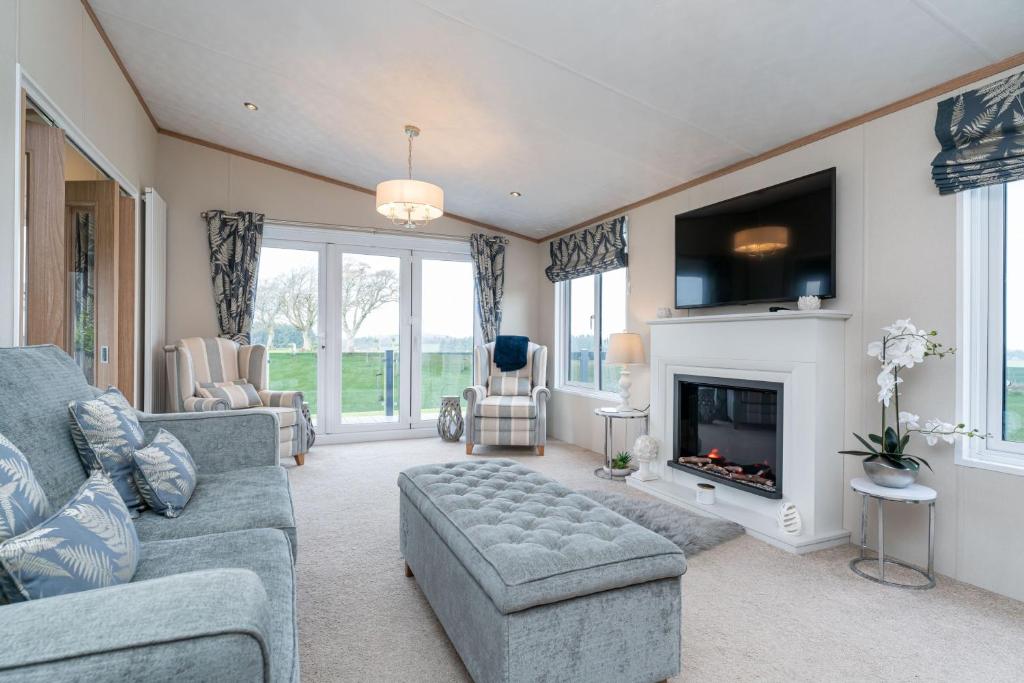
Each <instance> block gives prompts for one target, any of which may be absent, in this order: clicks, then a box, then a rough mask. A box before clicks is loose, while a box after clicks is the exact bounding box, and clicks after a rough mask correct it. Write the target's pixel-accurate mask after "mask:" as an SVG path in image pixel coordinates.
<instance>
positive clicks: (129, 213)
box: [117, 197, 138, 405]
mask: <svg viewBox="0 0 1024 683" xmlns="http://www.w3.org/2000/svg"><path fill="white" fill-rule="evenodd" d="M118 201H119V202H120V207H119V209H118V214H117V388H118V389H120V390H121V393H122V394H124V396H125V398H127V399H128V403H131V404H132V405H136V402H135V379H136V377H135V376H136V373H135V363H136V360H137V358H138V350H137V346H136V343H135V340H136V338H137V337H138V327H137V326H136V324H135V291H136V287H135V268H136V251H135V242H136V232H135V200H134V199H132V198H131V197H119V198H118Z"/></svg>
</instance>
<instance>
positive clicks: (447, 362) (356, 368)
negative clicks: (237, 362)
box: [270, 351, 473, 415]
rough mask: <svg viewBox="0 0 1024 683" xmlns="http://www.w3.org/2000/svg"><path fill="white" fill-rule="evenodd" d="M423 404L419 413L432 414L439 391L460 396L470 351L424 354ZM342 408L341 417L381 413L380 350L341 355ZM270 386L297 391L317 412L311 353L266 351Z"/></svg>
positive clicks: (470, 373)
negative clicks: (268, 361)
mask: <svg viewBox="0 0 1024 683" xmlns="http://www.w3.org/2000/svg"><path fill="white" fill-rule="evenodd" d="M398 364H399V358H398V354H395V358H394V373H395V375H394V391H393V410H394V413H395V414H397V413H398V401H399V395H400V390H399V377H398ZM423 365H424V368H423V378H422V382H423V383H422V390H421V397H422V405H423V411H424V412H435V411H436V410H437V406H438V405H439V404H440V397H441V395H443V394H452V395H459V396H461V394H462V390H463V389H465V388H466V387H468V386H469V385H470V384H471V383H472V378H473V355H472V354H471V353H469V352H466V353H425V354H423ZM341 382H342V389H341V409H342V413H343V414H345V415H360V414H361V415H383V414H384V397H385V391H386V381H385V363H384V354H383V353H363V352H358V353H344V354H342V370H341ZM270 387H271V388H272V389H277V390H283V391H301V392H303V394H304V395H305V399H306V402H307V403H309V410H310V412H312V413H313V414H316V412H317V404H316V354H315V353H312V352H309V353H301V352H300V353H291V352H290V351H271V352H270Z"/></svg>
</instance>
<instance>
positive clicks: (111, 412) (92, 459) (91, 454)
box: [68, 387, 144, 511]
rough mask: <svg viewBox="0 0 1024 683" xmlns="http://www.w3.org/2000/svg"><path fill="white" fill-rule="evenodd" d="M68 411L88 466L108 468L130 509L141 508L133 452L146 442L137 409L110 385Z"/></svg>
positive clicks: (74, 433) (72, 404)
mask: <svg viewBox="0 0 1024 683" xmlns="http://www.w3.org/2000/svg"><path fill="white" fill-rule="evenodd" d="M68 412H69V413H70V417H71V436H72V437H74V440H75V447H76V448H77V449H78V457H79V458H81V459H82V462H83V463H84V464H85V468H86V469H88V470H98V469H102V470H103V471H105V472H106V473H107V474H109V475H110V479H111V480H112V481H113V482H114V487H115V488H116V489H117V492H118V493H120V494H121V498H123V499H124V504H125V505H127V506H128V509H129V510H132V511H134V510H137V509H138V508H141V507H142V506H143V502H142V496H141V495H140V494H139V489H138V488H137V487H136V486H135V479H134V478H133V476H132V454H133V453H135V450H136V449H138V448H142V446H143V445H144V442H143V440H142V439H143V434H142V427H141V426H140V425H139V420H138V418H136V417H135V409H134V408H132V407H131V406H130V405H129V404H128V400H127V399H126V398H125V397H124V395H122V394H121V392H120V391H118V390H117V389H115V388H114V387H110V388H109V389H107V390H106V391H105V392H103V393H102V394H100V395H99V396H98V397H96V398H94V399H90V400H88V401H72V402H71V403H69V404H68Z"/></svg>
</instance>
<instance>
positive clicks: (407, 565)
mask: <svg viewBox="0 0 1024 683" xmlns="http://www.w3.org/2000/svg"><path fill="white" fill-rule="evenodd" d="M405 575H406V576H408V577H410V578H412V575H413V574H412V569H410V568H409V563H408V562H406V563H405Z"/></svg>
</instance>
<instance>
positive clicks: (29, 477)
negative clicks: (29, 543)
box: [0, 434, 50, 541]
mask: <svg viewBox="0 0 1024 683" xmlns="http://www.w3.org/2000/svg"><path fill="white" fill-rule="evenodd" d="M49 508H50V504H49V502H48V501H47V500H46V493H44V492H43V487H41V486H40V485H39V482H38V481H37V480H36V475H35V474H34V473H33V472H32V466H31V465H29V463H28V460H27V459H26V458H25V455H24V454H23V453H22V452H21V451H20V450H18V447H17V446H15V445H14V444H13V443H11V442H10V441H9V440H8V439H7V437H5V436H4V435H3V434H0V541H6V540H7V539H8V538H12V537H13V536H18V535H19V534H23V533H25V532H26V531H28V530H29V529H31V528H32V527H34V526H37V525H38V524H40V523H41V522H42V521H43V520H44V519H46V516H47V513H48V512H49Z"/></svg>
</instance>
